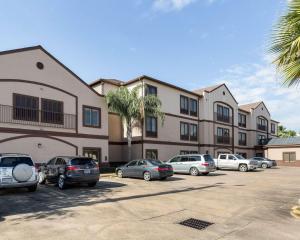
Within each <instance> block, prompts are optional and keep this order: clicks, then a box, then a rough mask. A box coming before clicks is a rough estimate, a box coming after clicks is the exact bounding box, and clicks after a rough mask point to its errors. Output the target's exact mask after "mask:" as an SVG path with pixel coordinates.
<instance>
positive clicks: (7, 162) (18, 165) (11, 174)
mask: <svg viewBox="0 0 300 240" xmlns="http://www.w3.org/2000/svg"><path fill="white" fill-rule="evenodd" d="M37 184H38V172H37V170H36V168H35V166H34V163H33V161H32V158H31V157H30V156H29V155H26V154H19V153H0V189H1V188H27V189H28V191H29V192H34V191H36V189H37Z"/></svg>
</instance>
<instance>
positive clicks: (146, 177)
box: [143, 172, 151, 181]
mask: <svg viewBox="0 0 300 240" xmlns="http://www.w3.org/2000/svg"><path fill="white" fill-rule="evenodd" d="M143 176H144V180H145V181H150V180H151V174H150V172H144V175H143Z"/></svg>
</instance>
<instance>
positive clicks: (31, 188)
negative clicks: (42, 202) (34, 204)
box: [28, 184, 37, 192]
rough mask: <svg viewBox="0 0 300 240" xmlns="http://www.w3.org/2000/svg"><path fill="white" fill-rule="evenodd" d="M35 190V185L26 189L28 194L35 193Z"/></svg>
mask: <svg viewBox="0 0 300 240" xmlns="http://www.w3.org/2000/svg"><path fill="white" fill-rule="evenodd" d="M36 189H37V184H35V185H33V186H30V187H28V191H29V192H35V191H36Z"/></svg>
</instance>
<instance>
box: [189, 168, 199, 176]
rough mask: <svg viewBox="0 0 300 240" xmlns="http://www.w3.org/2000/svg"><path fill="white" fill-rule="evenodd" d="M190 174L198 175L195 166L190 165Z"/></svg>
mask: <svg viewBox="0 0 300 240" xmlns="http://www.w3.org/2000/svg"><path fill="white" fill-rule="evenodd" d="M190 174H191V175H192V176H198V175H199V171H198V169H197V168H195V167H192V168H191V169H190Z"/></svg>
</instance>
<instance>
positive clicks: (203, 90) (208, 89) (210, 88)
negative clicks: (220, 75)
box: [193, 83, 238, 104]
mask: <svg viewBox="0 0 300 240" xmlns="http://www.w3.org/2000/svg"><path fill="white" fill-rule="evenodd" d="M222 86H224V87H225V88H226V89H227V91H228V92H229V94H230V95H231V97H232V98H233V100H234V101H235V102H236V104H238V102H237V100H236V99H235V97H234V96H233V95H232V93H231V92H230V90H229V88H228V87H227V86H226V84H225V83H222V84H217V85H213V86H210V87H206V88H200V89H197V90H194V91H193V92H194V93H197V94H199V95H202V96H203V93H204V92H207V93H211V92H213V91H215V90H217V89H218V88H220V87H222Z"/></svg>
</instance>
